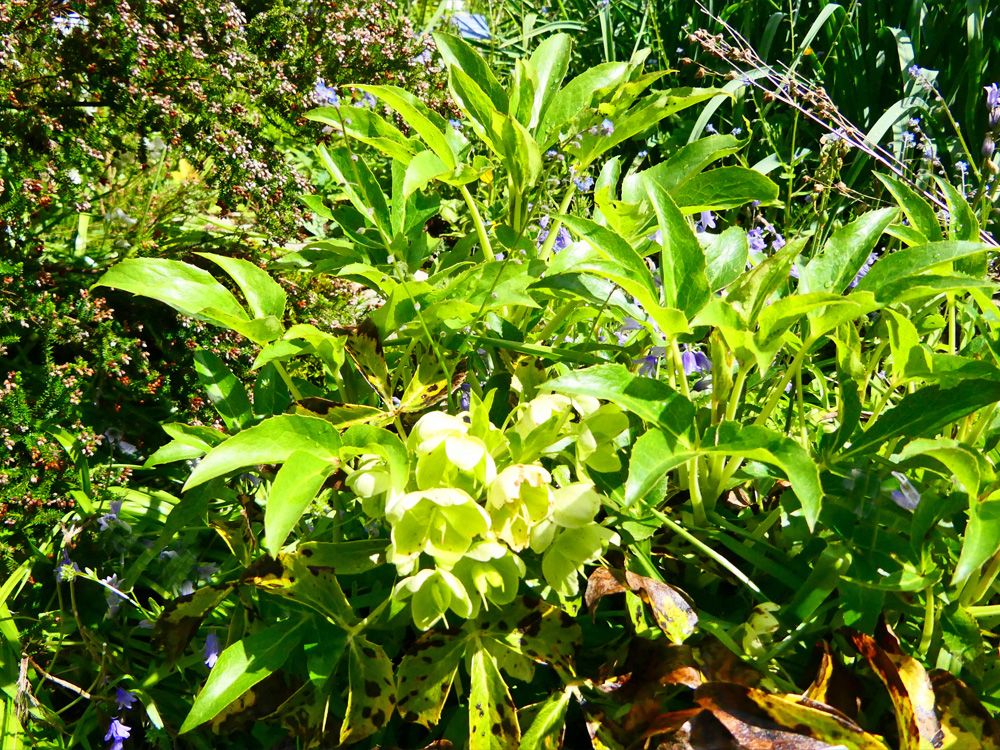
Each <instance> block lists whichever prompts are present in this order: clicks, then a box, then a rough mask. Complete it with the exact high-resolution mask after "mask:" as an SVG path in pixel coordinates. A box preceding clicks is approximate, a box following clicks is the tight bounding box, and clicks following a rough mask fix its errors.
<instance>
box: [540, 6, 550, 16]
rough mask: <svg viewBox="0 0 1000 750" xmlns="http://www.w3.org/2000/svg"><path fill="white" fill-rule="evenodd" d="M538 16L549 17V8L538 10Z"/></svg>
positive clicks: (544, 7) (543, 7)
mask: <svg viewBox="0 0 1000 750" xmlns="http://www.w3.org/2000/svg"><path fill="white" fill-rule="evenodd" d="M538 14H539V15H541V16H547V15H548V14H549V6H548V5H543V6H542V7H541V8H539V9H538Z"/></svg>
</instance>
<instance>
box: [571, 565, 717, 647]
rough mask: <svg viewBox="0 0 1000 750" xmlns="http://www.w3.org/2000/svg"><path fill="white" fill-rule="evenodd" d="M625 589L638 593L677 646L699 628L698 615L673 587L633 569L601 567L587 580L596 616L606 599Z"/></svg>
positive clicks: (589, 603)
mask: <svg viewBox="0 0 1000 750" xmlns="http://www.w3.org/2000/svg"><path fill="white" fill-rule="evenodd" d="M625 590H629V591H632V592H634V593H636V594H637V595H638V596H639V597H640V598H641V599H642V600H643V602H645V603H646V604H647V605H648V606H649V608H650V610H651V611H652V613H653V619H654V620H656V624H657V625H658V626H659V627H660V630H662V631H663V633H664V634H665V635H666V636H667V638H669V639H670V640H671V641H673V642H674V643H676V644H678V645H679V644H681V643H683V642H684V641H685V640H686V639H687V638H688V636H690V635H691V634H692V633H693V632H694V630H695V627H696V626H697V625H698V615H697V613H695V611H694V609H692V608H691V605H690V604H688V603H687V600H685V599H684V597H683V596H681V595H680V593H679V592H678V591H677V590H676V589H674V588H673V587H672V586H669V585H667V584H666V583H662V582H661V581H656V580H654V579H652V578H647V577H646V576H641V575H638V574H636V573H633V572H632V571H630V570H626V571H619V570H610V569H608V568H598V569H597V570H595V571H594V572H593V573H591V575H590V578H588V579H587V591H586V593H585V594H584V600H585V601H586V603H587V607H588V609H589V610H590V613H591V614H593V613H594V610H595V609H596V608H597V603H598V602H599V601H600V600H601V598H602V597H605V596H608V595H609V594H616V593H619V592H622V591H625Z"/></svg>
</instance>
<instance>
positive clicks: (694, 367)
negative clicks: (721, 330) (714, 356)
mask: <svg viewBox="0 0 1000 750" xmlns="http://www.w3.org/2000/svg"><path fill="white" fill-rule="evenodd" d="M681 366H682V367H683V368H684V374H685V375H694V374H695V373H696V372H709V371H711V369H712V360H710V359H709V358H708V357H706V356H705V355H704V354H702V353H701V352H699V351H695V350H693V349H690V348H688V347H687V346H685V347H684V352H683V353H682V354H681Z"/></svg>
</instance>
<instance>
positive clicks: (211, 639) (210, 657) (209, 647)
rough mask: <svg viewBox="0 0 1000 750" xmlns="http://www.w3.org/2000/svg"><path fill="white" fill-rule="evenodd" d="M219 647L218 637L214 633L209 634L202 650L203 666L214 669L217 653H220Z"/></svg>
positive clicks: (217, 657)
mask: <svg viewBox="0 0 1000 750" xmlns="http://www.w3.org/2000/svg"><path fill="white" fill-rule="evenodd" d="M220 645H221V644H220V643H219V636H217V635H216V634H215V633H209V634H208V637H207V638H206V639H205V647H204V648H203V649H202V654H204V656H205V666H206V667H208V668H209V669H211V668H212V667H214V666H215V662H217V661H218V660H219V653H220V652H221V651H222V649H221V648H220Z"/></svg>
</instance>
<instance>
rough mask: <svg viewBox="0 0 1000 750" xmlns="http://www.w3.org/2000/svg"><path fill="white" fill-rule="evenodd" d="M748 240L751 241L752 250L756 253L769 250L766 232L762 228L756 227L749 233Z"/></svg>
mask: <svg viewBox="0 0 1000 750" xmlns="http://www.w3.org/2000/svg"><path fill="white" fill-rule="evenodd" d="M747 239H748V240H749V241H750V249H751V250H752V251H753V252H755V253H762V252H764V250H765V249H766V248H767V240H765V239H764V230H763V229H761V228H760V227H755V228H754V229H751V230H750V231H749V232H747Z"/></svg>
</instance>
